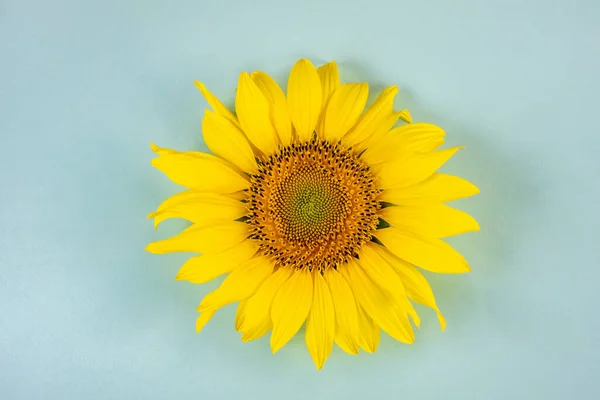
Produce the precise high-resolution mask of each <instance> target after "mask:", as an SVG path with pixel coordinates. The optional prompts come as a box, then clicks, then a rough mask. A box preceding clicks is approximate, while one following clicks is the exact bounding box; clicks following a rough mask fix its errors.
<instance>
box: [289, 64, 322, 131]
mask: <svg viewBox="0 0 600 400" xmlns="http://www.w3.org/2000/svg"><path fill="white" fill-rule="evenodd" d="M322 92H323V90H322V89H321V82H320V80H319V74H318V73H317V70H316V69H315V67H314V66H313V65H312V64H311V62H310V61H308V60H306V59H302V60H300V61H298V62H297V63H296V65H294V67H293V68H292V71H291V72H290V77H289V79H288V86H287V101H288V109H289V112H290V118H291V119H292V124H294V127H295V128H296V134H297V135H298V139H299V140H300V141H301V142H307V141H309V140H310V139H311V138H312V136H313V133H314V131H315V126H316V125H317V121H318V119H319V114H320V113H321V105H322V102H323V99H322V97H321V96H322Z"/></svg>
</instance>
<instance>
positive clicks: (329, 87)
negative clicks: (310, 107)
mask: <svg viewBox="0 0 600 400" xmlns="http://www.w3.org/2000/svg"><path fill="white" fill-rule="evenodd" d="M317 74H318V75H319V81H320V82H321V93H322V99H323V101H322V104H323V106H325V105H327V101H328V100H329V96H331V94H332V93H333V92H334V91H335V90H336V89H337V88H338V87H339V86H340V74H339V72H338V66H337V64H336V63H335V61H331V62H329V63H327V64H324V65H321V66H320V67H319V68H317Z"/></svg>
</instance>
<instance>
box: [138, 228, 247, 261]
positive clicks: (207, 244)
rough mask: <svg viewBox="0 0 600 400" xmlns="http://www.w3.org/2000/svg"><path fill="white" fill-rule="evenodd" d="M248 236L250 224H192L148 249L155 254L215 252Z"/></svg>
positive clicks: (225, 248) (149, 245)
mask: <svg viewBox="0 0 600 400" xmlns="http://www.w3.org/2000/svg"><path fill="white" fill-rule="evenodd" d="M247 237H248V225H247V224H244V223H242V222H226V223H222V224H217V225H211V226H196V225H192V226H190V227H189V228H187V229H185V230H184V231H183V232H181V233H180V234H179V235H176V236H173V237H172V238H169V239H165V240H159V241H157V242H152V243H150V244H148V246H146V250H147V251H149V252H150V253H154V254H166V253H175V252H188V251H189V252H194V253H201V254H215V253H220V252H222V251H225V250H227V249H230V248H232V247H233V246H235V245H236V244H238V243H240V242H241V241H242V240H244V239H246V238H247Z"/></svg>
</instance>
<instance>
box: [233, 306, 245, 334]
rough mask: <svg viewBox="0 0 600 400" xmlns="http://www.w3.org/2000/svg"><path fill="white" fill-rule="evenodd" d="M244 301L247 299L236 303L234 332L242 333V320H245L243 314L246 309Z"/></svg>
mask: <svg viewBox="0 0 600 400" xmlns="http://www.w3.org/2000/svg"><path fill="white" fill-rule="evenodd" d="M246 301H248V299H246V300H241V301H240V302H239V303H238V307H237V310H236V312H235V330H236V331H238V332H241V331H242V324H243V323H244V320H245V319H246V314H245V312H244V311H245V309H246Z"/></svg>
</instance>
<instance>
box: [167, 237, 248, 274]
mask: <svg viewBox="0 0 600 400" xmlns="http://www.w3.org/2000/svg"><path fill="white" fill-rule="evenodd" d="M257 250H258V244H257V243H256V241H254V240H251V239H246V240H244V241H242V242H241V243H238V244H236V245H235V246H233V247H232V248H230V249H228V250H225V251H223V252H221V253H216V254H209V255H206V256H197V257H192V258H190V259H189V260H187V261H186V262H185V263H184V264H183V266H182V267H181V269H180V270H179V272H178V273H177V276H176V277H175V279H177V280H185V281H188V282H192V283H197V284H200V283H206V282H209V281H211V280H213V279H215V278H216V277H218V276H220V275H223V274H226V273H228V272H231V271H233V270H234V269H236V268H238V267H240V266H241V265H243V264H244V263H245V262H246V261H248V260H249V259H251V258H252V256H254V254H256V251H257Z"/></svg>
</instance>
